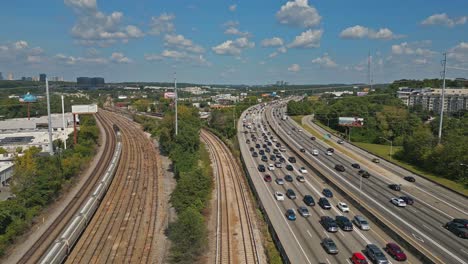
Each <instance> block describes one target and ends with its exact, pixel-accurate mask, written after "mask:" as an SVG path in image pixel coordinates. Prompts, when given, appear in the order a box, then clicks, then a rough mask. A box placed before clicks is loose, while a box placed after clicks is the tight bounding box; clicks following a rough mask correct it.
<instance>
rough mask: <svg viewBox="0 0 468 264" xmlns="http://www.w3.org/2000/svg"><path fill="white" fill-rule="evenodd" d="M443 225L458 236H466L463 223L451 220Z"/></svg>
mask: <svg viewBox="0 0 468 264" xmlns="http://www.w3.org/2000/svg"><path fill="white" fill-rule="evenodd" d="M444 227H445V228H446V229H447V230H449V231H450V232H452V233H454V234H455V235H456V236H458V237H459V238H465V239H466V238H468V229H467V228H466V227H465V226H464V225H463V224H460V223H456V222H453V221H451V222H448V223H447V224H445V225H444Z"/></svg>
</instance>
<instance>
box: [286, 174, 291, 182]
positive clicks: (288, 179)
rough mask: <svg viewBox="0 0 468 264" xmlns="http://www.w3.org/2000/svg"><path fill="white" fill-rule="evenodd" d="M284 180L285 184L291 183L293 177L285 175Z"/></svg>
mask: <svg viewBox="0 0 468 264" xmlns="http://www.w3.org/2000/svg"><path fill="white" fill-rule="evenodd" d="M284 180H286V181H287V182H292V181H293V177H292V176H291V175H286V176H284Z"/></svg>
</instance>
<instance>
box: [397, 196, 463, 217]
mask: <svg viewBox="0 0 468 264" xmlns="http://www.w3.org/2000/svg"><path fill="white" fill-rule="evenodd" d="M404 193H405V194H407V195H408V196H409V193H407V192H404ZM418 202H421V203H423V204H425V205H427V206H428V207H431V208H432V209H434V210H436V211H438V212H439V213H442V214H444V215H446V216H447V217H448V218H449V219H452V218H455V217H453V216H451V215H449V214H446V213H445V212H444V211H441V210H439V209H437V208H435V207H434V206H432V205H430V204H428V203H426V202H424V201H423V200H420V201H419V200H418Z"/></svg>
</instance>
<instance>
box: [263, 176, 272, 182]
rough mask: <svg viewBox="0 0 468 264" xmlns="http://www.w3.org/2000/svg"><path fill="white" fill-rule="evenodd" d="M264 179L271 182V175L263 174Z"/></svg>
mask: <svg viewBox="0 0 468 264" xmlns="http://www.w3.org/2000/svg"><path fill="white" fill-rule="evenodd" d="M263 179H264V180H265V181H266V182H271V176H270V175H269V174H265V176H263Z"/></svg>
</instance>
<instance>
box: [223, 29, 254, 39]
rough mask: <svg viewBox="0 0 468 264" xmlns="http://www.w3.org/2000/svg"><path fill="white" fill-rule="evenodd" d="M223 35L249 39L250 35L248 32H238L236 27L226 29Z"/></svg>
mask: <svg viewBox="0 0 468 264" xmlns="http://www.w3.org/2000/svg"><path fill="white" fill-rule="evenodd" d="M224 34H226V35H237V36H242V37H251V36H252V34H250V33H249V32H247V31H245V32H243V31H240V30H239V29H238V28H236V27H228V28H227V29H226V30H225V31H224Z"/></svg>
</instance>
